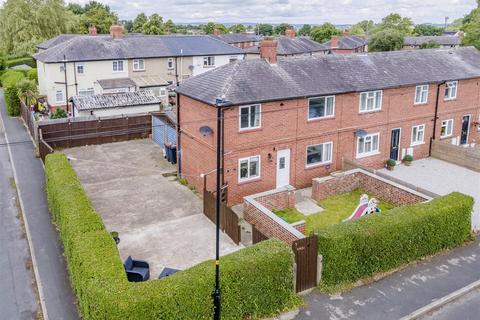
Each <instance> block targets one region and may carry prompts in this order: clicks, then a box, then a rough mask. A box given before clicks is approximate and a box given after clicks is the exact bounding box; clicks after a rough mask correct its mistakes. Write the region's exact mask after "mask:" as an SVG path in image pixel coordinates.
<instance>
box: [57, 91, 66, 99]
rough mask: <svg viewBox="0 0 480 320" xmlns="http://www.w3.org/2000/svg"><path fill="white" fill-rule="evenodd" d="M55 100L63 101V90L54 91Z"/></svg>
mask: <svg viewBox="0 0 480 320" xmlns="http://www.w3.org/2000/svg"><path fill="white" fill-rule="evenodd" d="M55 102H65V97H64V96H63V90H57V91H56V92H55Z"/></svg>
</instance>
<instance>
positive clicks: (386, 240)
mask: <svg viewBox="0 0 480 320" xmlns="http://www.w3.org/2000/svg"><path fill="white" fill-rule="evenodd" d="M472 207H473V198H472V197H470V196H467V195H464V194H461V193H455V192H454V193H451V194H449V195H446V196H443V197H440V198H437V199H434V200H432V201H430V202H427V203H420V204H415V205H409V206H404V207H398V208H394V209H392V210H389V211H387V212H385V213H381V214H374V215H370V216H366V217H363V218H362V219H359V220H357V221H355V222H348V223H340V224H337V225H333V226H330V227H327V228H325V229H323V230H322V231H321V232H320V234H319V235H318V252H319V254H321V255H323V271H322V280H321V286H323V287H326V288H329V287H330V288H332V287H335V286H340V285H344V284H349V283H352V282H354V281H356V280H358V279H361V278H363V277H367V276H371V275H373V274H375V273H377V272H382V271H387V270H389V269H392V268H395V267H398V266H400V265H402V264H405V263H408V262H411V261H414V260H416V259H418V258H421V257H425V256H428V255H431V254H434V253H436V252H438V251H441V250H443V249H448V248H452V247H455V246H458V245H460V244H462V243H464V242H465V241H467V240H470V239H472V234H471V229H470V227H471V225H470V223H471V212H472Z"/></svg>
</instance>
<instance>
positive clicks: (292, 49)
mask: <svg viewBox="0 0 480 320" xmlns="http://www.w3.org/2000/svg"><path fill="white" fill-rule="evenodd" d="M276 40H277V54H278V55H292V54H302V53H312V52H319V51H326V50H328V48H327V47H326V46H325V45H323V44H320V43H318V42H316V41H313V40H312V39H310V38H308V37H296V38H289V37H285V36H279V37H276ZM244 50H245V52H247V53H254V54H260V48H259V46H255V47H250V48H246V49H244Z"/></svg>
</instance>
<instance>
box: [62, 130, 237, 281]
mask: <svg viewBox="0 0 480 320" xmlns="http://www.w3.org/2000/svg"><path fill="white" fill-rule="evenodd" d="M64 152H65V153H66V154H67V155H68V156H69V157H70V159H71V161H70V163H71V164H72V165H73V168H74V169H75V171H76V172H77V174H78V177H79V179H80V181H81V182H82V185H83V186H84V188H85V190H86V192H87V194H88V196H89V198H90V200H91V201H92V204H93V206H94V207H95V209H96V210H97V211H98V212H99V213H100V215H101V216H102V218H103V221H104V222H105V225H106V227H107V230H109V231H117V232H118V233H119V237H120V244H119V245H118V249H119V251H120V256H121V258H122V259H123V260H125V259H126V258H127V257H128V256H129V255H131V256H132V257H133V258H135V259H142V260H146V261H148V262H149V264H150V268H151V271H150V274H151V277H152V278H156V277H158V275H159V274H160V272H161V271H162V269H163V268H164V267H169V268H174V269H180V270H184V269H187V268H190V267H192V266H194V265H196V264H198V263H200V262H203V261H206V260H209V259H213V258H214V257H215V255H214V254H215V225H214V224H213V223H212V222H211V221H210V220H208V218H207V217H205V215H204V214H203V213H202V211H203V204H202V201H201V199H200V198H199V197H198V196H197V195H196V194H195V193H194V192H193V191H191V190H190V189H188V188H187V187H186V186H183V185H181V184H180V183H178V182H177V181H174V179H171V178H167V177H165V176H164V175H163V174H165V173H171V172H172V171H175V166H174V165H171V164H170V163H168V162H167V161H166V160H165V159H164V158H163V153H162V149H161V148H160V146H158V145H156V144H154V143H153V142H152V141H151V140H149V139H144V140H130V141H124V142H116V143H109V144H102V145H93V146H83V147H76V148H71V149H66V150H64ZM220 241H221V242H220V249H221V252H220V253H221V255H225V254H228V253H231V252H234V251H236V250H239V249H240V248H242V246H238V245H236V244H235V243H234V242H233V241H232V240H231V239H230V238H229V237H228V236H227V235H226V234H224V233H221V239H220Z"/></svg>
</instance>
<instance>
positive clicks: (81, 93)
mask: <svg viewBox="0 0 480 320" xmlns="http://www.w3.org/2000/svg"><path fill="white" fill-rule="evenodd" d="M94 94H95V91H94V90H93V88H86V89H79V90H78V95H79V96H93V95H94Z"/></svg>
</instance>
